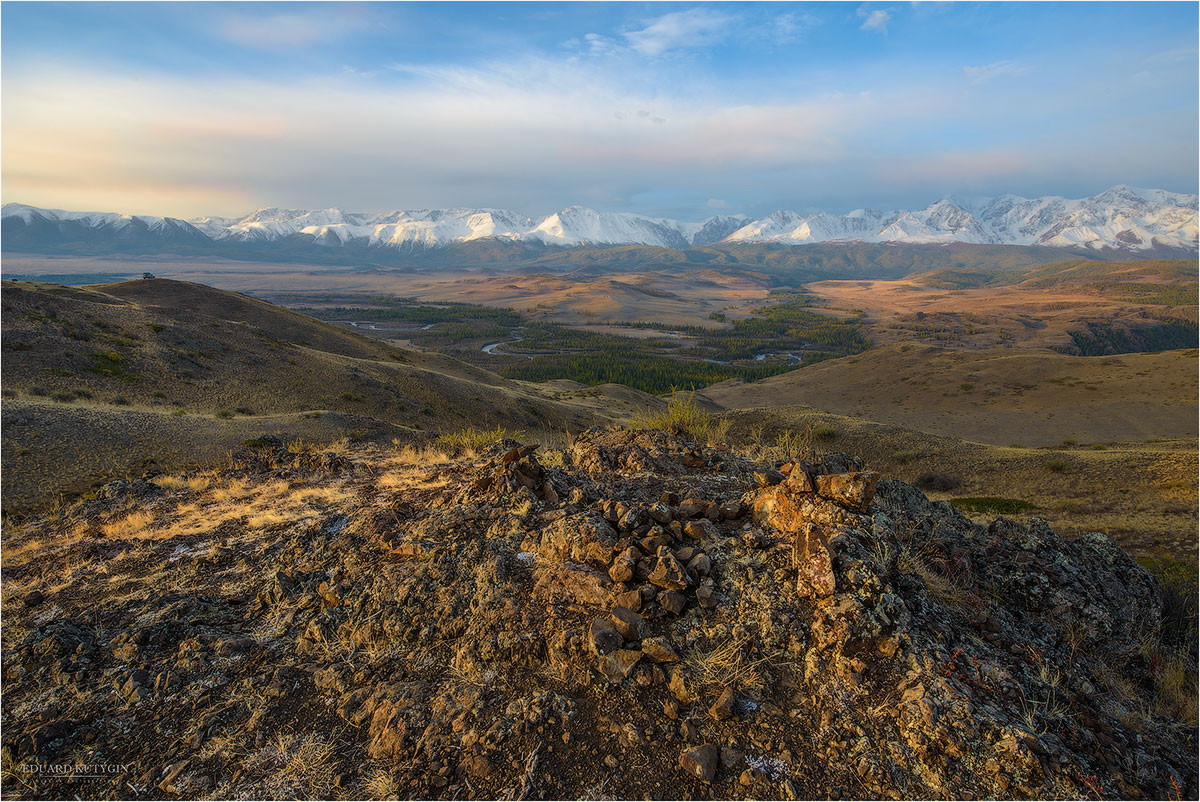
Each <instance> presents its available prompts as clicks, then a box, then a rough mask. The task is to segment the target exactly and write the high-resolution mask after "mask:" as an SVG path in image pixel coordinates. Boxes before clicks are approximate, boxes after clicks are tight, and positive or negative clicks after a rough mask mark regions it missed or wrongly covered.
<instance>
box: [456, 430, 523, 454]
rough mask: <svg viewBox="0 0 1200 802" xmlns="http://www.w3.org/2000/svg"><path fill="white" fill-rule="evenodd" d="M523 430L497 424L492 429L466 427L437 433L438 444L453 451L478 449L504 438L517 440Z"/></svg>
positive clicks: (501, 440)
mask: <svg viewBox="0 0 1200 802" xmlns="http://www.w3.org/2000/svg"><path fill="white" fill-rule="evenodd" d="M522 436H524V432H520V431H515V430H512V429H506V428H504V427H503V426H497V427H496V428H494V429H477V428H473V427H467V428H465V429H459V430H457V431H454V432H447V433H445V434H441V435H438V438H437V441H438V444H439V445H441V446H442V447H443V448H448V449H451V450H454V451H480V450H482V449H485V448H487V447H488V446H491V445H495V444H496V443H500V442H503V441H505V440H517V439H520V438H521V437H522Z"/></svg>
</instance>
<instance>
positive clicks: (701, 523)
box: [683, 518, 721, 540]
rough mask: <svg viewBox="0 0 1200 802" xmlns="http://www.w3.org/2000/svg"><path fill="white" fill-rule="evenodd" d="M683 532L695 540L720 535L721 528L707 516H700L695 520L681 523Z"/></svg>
mask: <svg viewBox="0 0 1200 802" xmlns="http://www.w3.org/2000/svg"><path fill="white" fill-rule="evenodd" d="M683 533H684V534H685V535H687V536H688V537H690V538H695V539H696V540H705V539H708V538H715V537H720V535H721V530H719V529H717V527H716V524H714V523H713V522H712V521H710V520H708V519H707V518H700V519H698V520H695V521H688V522H687V523H686V524H684V525H683Z"/></svg>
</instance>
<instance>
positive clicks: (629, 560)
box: [608, 546, 641, 582]
mask: <svg viewBox="0 0 1200 802" xmlns="http://www.w3.org/2000/svg"><path fill="white" fill-rule="evenodd" d="M640 558H641V554H640V552H638V550H637V549H635V548H634V547H633V546H630V547H629V548H627V549H625V550H624V551H622V552H621V553H620V554H618V555H617V558H616V559H615V560H613V564H612V567H610V568H609V569H608V575H609V577H610V578H611V579H612V581H614V582H628V581H629V580H631V579H633V575H634V572H635V571H636V570H637V564H638V560H639V559H640Z"/></svg>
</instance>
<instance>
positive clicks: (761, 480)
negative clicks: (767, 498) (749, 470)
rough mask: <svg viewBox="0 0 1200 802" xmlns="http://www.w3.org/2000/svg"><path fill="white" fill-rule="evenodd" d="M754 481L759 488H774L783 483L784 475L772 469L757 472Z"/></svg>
mask: <svg viewBox="0 0 1200 802" xmlns="http://www.w3.org/2000/svg"><path fill="white" fill-rule="evenodd" d="M754 481H756V482H758V485H759V487H773V486H774V485H777V484H779V483H780V482H782V481H783V474H782V473H780V472H779V471H775V470H771V469H770V468H768V469H767V470H765V471H755V472H754Z"/></svg>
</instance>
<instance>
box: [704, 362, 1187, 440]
mask: <svg viewBox="0 0 1200 802" xmlns="http://www.w3.org/2000/svg"><path fill="white" fill-rule="evenodd" d="M1196 355H1197V352H1196V350H1195V349H1187V350H1182V351H1164V352H1161V353H1153V354H1120V355H1117V356H1106V357H1077V356H1067V355H1065V354H1056V353H1053V352H1050V351H1041V350H1033V349H1015V348H996V349H982V350H959V349H947V348H938V347H934V346H925V345H912V344H893V345H886V346H882V347H879V348H874V349H872V350H870V351H867V352H865V353H862V354H858V355H855V356H851V357H843V358H841V359H833V360H829V361H828V362H823V363H820V364H818V365H813V366H811V367H806V368H804V369H803V370H797V371H792V372H790V373H785V374H782V375H780V376H773V377H771V378H768V379H763V380H761V381H757V382H753V383H749V384H747V383H745V382H740V381H736V380H734V381H728V382H722V383H721V384H716V385H713V386H711V387H709V388H707V389H705V391H704V393H705V394H706V395H707V396H708V397H710V398H712V399H713V400H714V401H716V402H717V403H719V404H721V405H723V406H725V407H728V408H731V409H745V408H751V407H777V406H788V405H805V406H810V407H816V408H817V409H823V410H826V411H829V412H837V413H842V414H850V415H853V416H855V417H859V418H866V419H869V420H873V421H878V422H880V423H889V424H892V425H895V426H902V427H905V428H909V429H917V430H920V431H925V432H931V433H933V434H941V435H947V436H954V437H962V438H965V439H968V440H976V441H979V442H983V443H992V444H996V445H1010V444H1012V443H1020V444H1022V445H1026V446H1047V445H1058V444H1059V443H1061V442H1063V441H1064V440H1075V441H1078V442H1082V443H1110V442H1119V441H1130V440H1133V441H1136V440H1149V439H1153V438H1193V439H1194V438H1195V437H1196V436H1197V419H1196V387H1197V383H1198V381H1200V370H1198V367H1197V359H1196Z"/></svg>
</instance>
